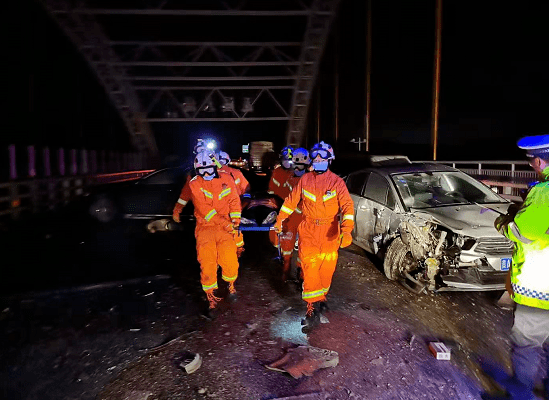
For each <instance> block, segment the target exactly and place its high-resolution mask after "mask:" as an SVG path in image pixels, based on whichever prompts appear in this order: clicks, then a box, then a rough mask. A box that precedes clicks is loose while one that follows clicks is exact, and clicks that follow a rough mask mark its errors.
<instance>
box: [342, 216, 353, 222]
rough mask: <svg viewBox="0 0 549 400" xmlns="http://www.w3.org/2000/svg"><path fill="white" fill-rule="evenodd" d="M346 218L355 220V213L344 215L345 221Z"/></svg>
mask: <svg viewBox="0 0 549 400" xmlns="http://www.w3.org/2000/svg"><path fill="white" fill-rule="evenodd" d="M345 220H349V221H354V220H355V216H354V215H353V214H345V215H344V216H343V221H345Z"/></svg>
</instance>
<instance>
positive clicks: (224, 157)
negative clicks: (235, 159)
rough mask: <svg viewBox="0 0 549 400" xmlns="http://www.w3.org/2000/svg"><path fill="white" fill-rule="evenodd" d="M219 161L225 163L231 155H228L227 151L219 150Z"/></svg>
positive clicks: (229, 160) (229, 159) (228, 161)
mask: <svg viewBox="0 0 549 400" xmlns="http://www.w3.org/2000/svg"><path fill="white" fill-rule="evenodd" d="M218 159H219V162H220V163H221V165H227V164H229V163H230V162H231V157H230V156H229V154H228V153H226V152H224V151H220V152H219V158H218Z"/></svg>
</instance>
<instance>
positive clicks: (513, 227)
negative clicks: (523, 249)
mask: <svg viewBox="0 0 549 400" xmlns="http://www.w3.org/2000/svg"><path fill="white" fill-rule="evenodd" d="M509 229H511V232H512V233H513V235H515V237H516V238H517V239H518V240H520V241H521V242H522V243H524V244H530V243H532V240H530V239H528V238H527V237H524V236H522V234H521V233H520V230H519V228H518V226H517V224H515V222H514V221H511V222H510V223H509Z"/></svg>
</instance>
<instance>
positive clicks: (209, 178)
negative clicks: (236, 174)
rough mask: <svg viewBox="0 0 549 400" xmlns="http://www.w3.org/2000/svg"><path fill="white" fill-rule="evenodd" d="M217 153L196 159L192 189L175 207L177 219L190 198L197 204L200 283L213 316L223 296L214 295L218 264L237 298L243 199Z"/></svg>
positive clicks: (199, 154)
mask: <svg viewBox="0 0 549 400" xmlns="http://www.w3.org/2000/svg"><path fill="white" fill-rule="evenodd" d="M216 161H217V160H215V154H214V153H213V152H209V151H202V152H200V153H198V154H197V155H196V158H195V159H194V168H195V171H196V174H197V175H196V176H195V177H194V178H193V179H191V181H190V182H189V185H188V186H189V190H188V191H186V190H185V188H184V189H183V190H182V191H181V195H180V197H179V200H177V203H176V205H175V207H174V210H173V219H174V221H175V222H179V214H180V213H181V210H182V209H183V207H185V206H186V205H187V203H188V202H189V201H192V202H193V204H194V215H195V218H196V229H195V237H196V253H197V255H198V262H199V263H200V269H201V274H200V282H201V283H202V289H203V290H204V292H206V297H207V299H208V302H209V308H210V315H212V316H214V315H215V313H216V312H215V310H216V307H217V304H218V302H219V301H221V300H222V299H221V298H219V297H217V296H216V295H215V294H214V290H215V289H217V288H218V285H217V267H218V265H219V266H221V270H222V279H223V280H224V281H225V282H228V284H229V301H231V302H234V301H236V289H235V286H234V283H235V281H236V278H237V277H238V258H237V256H236V245H235V241H234V234H235V232H236V231H237V230H238V226H239V224H240V217H241V213H240V209H241V208H240V198H239V196H238V190H237V188H236V186H235V184H234V180H233V178H232V177H231V176H230V175H229V174H227V173H226V172H219V171H218V169H217V165H216Z"/></svg>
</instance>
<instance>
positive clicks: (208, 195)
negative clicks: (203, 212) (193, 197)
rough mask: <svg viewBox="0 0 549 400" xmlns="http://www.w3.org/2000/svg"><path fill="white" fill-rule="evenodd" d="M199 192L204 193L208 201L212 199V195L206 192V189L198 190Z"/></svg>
mask: <svg viewBox="0 0 549 400" xmlns="http://www.w3.org/2000/svg"><path fill="white" fill-rule="evenodd" d="M200 190H202V193H204V195H205V196H206V197H207V198H209V199H213V195H212V194H211V193H210V192H208V191H207V190H206V189H203V188H200Z"/></svg>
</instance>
